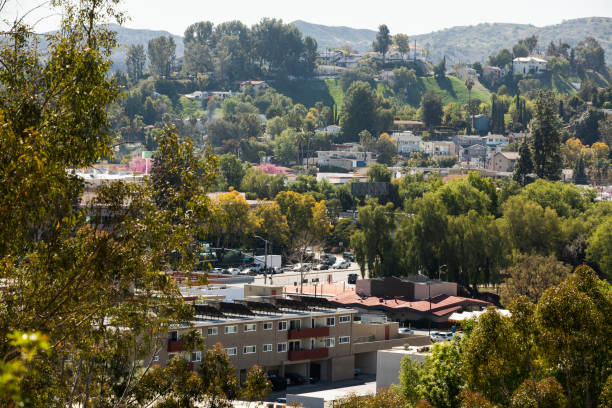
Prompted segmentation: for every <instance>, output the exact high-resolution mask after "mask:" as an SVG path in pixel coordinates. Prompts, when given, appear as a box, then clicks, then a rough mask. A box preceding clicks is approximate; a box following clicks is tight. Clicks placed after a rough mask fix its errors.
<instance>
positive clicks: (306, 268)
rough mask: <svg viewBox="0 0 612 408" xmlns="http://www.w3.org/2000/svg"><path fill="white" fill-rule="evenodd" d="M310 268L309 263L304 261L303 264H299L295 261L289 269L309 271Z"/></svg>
mask: <svg viewBox="0 0 612 408" xmlns="http://www.w3.org/2000/svg"><path fill="white" fill-rule="evenodd" d="M310 268H311V265H310V264H306V263H305V264H300V263H297V264H295V265H293V268H291V270H292V271H293V272H300V271H309V270H310Z"/></svg>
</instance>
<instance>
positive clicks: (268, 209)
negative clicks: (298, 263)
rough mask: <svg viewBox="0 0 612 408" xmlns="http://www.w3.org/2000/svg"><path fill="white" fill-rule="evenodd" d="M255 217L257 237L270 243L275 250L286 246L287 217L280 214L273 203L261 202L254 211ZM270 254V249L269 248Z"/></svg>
mask: <svg viewBox="0 0 612 408" xmlns="http://www.w3.org/2000/svg"><path fill="white" fill-rule="evenodd" d="M255 216H256V217H257V230H256V231H257V235H260V236H262V237H263V238H265V239H267V240H268V241H270V243H271V245H272V246H273V247H274V246H276V247H277V248H280V247H282V246H285V245H287V242H288V239H289V225H288V224H287V217H285V216H284V215H283V213H282V212H281V209H280V206H279V205H278V203H277V202H275V201H263V202H262V204H261V205H260V206H258V207H257V209H256V210H255ZM269 251H270V252H272V248H269Z"/></svg>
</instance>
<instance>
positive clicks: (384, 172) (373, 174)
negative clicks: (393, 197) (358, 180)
mask: <svg viewBox="0 0 612 408" xmlns="http://www.w3.org/2000/svg"><path fill="white" fill-rule="evenodd" d="M368 180H369V181H370V182H371V183H375V182H384V183H390V182H391V170H389V168H388V167H387V166H385V165H384V164H373V165H371V166H370V167H369V168H368Z"/></svg>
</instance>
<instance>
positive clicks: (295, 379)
mask: <svg viewBox="0 0 612 408" xmlns="http://www.w3.org/2000/svg"><path fill="white" fill-rule="evenodd" d="M285 378H287V379H289V384H291V385H302V384H306V378H304V377H302V376H301V375H299V374H296V373H287V374H286V375H285Z"/></svg>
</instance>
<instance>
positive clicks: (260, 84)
mask: <svg viewBox="0 0 612 408" xmlns="http://www.w3.org/2000/svg"><path fill="white" fill-rule="evenodd" d="M238 84H239V85H240V90H241V91H242V92H244V91H245V90H246V89H247V88H248V87H252V88H253V92H255V93H258V92H259V91H261V90H266V89H268V88H269V87H270V86H269V85H268V83H267V82H266V81H240V82H239V83H238Z"/></svg>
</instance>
